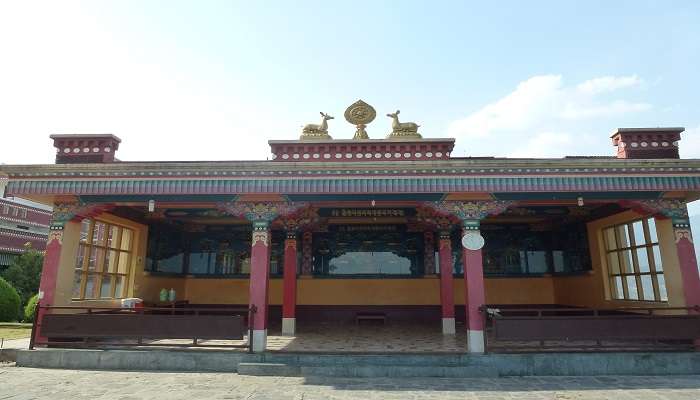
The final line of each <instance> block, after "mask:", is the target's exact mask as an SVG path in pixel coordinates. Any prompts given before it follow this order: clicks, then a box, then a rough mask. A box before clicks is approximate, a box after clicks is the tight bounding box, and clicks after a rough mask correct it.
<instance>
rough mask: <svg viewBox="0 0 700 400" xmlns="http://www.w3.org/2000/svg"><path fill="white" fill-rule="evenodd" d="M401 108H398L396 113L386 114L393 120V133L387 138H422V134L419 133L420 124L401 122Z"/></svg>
mask: <svg viewBox="0 0 700 400" xmlns="http://www.w3.org/2000/svg"><path fill="white" fill-rule="evenodd" d="M400 112H401V111H400V110H396V112H395V113H389V114H387V115H386V116H387V117H389V118H392V119H393V121H392V122H391V133H390V134H389V136H387V137H386V138H387V139H399V138H400V139H409V138H410V139H421V138H422V136H421V135H420V133H418V127H420V125H418V124H416V123H415V122H399V113H400Z"/></svg>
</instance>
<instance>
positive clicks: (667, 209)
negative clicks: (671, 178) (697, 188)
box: [626, 199, 690, 228]
mask: <svg viewBox="0 0 700 400" xmlns="http://www.w3.org/2000/svg"><path fill="white" fill-rule="evenodd" d="M626 203H627V205H629V206H630V207H631V208H632V209H636V210H638V211H641V212H643V213H652V214H654V215H656V216H661V217H663V218H670V219H671V223H672V224H673V227H674V228H688V227H689V226H690V220H689V219H688V207H687V206H686V202H685V201H684V200H681V199H647V200H634V201H628V202H626Z"/></svg>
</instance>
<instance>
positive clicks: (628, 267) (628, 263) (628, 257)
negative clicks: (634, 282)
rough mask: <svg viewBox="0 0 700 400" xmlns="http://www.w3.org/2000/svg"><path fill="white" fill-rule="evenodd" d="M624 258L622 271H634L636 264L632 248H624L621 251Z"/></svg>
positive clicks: (628, 272) (626, 272)
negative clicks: (634, 263) (633, 260)
mask: <svg viewBox="0 0 700 400" xmlns="http://www.w3.org/2000/svg"><path fill="white" fill-rule="evenodd" d="M620 256H621V258H622V265H621V267H622V273H624V274H631V273H633V272H634V265H633V264H632V250H623V251H621V252H620Z"/></svg>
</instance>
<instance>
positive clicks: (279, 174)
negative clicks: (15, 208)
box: [0, 107, 700, 353]
mask: <svg viewBox="0 0 700 400" xmlns="http://www.w3.org/2000/svg"><path fill="white" fill-rule="evenodd" d="M392 115H393V116H392ZM397 115H398V111H397V112H396V113H392V114H390V116H392V118H394V119H395V123H396V124H398V125H393V131H392V134H390V135H389V137H387V138H386V139H367V138H364V136H366V131H365V127H366V123H367V122H366V121H367V120H369V121H370V122H371V119H373V118H374V116H372V115H370V116H371V117H372V118H369V117H370V116H368V115H367V109H366V108H365V109H364V111H363V109H362V108H361V107H360V108H359V111H358V110H354V114H353V113H352V112H351V113H350V116H348V115H346V118H348V120H349V121H352V122H354V123H355V124H356V125H357V127H358V133H357V134H356V138H355V139H332V138H331V137H330V135H328V132H327V131H328V128H327V122H326V121H327V120H328V119H330V118H328V117H330V116H329V115H328V114H323V113H322V122H321V124H319V125H313V124H310V125H309V126H307V127H305V128H304V134H303V135H302V137H301V138H300V139H299V140H288V141H270V142H269V144H270V150H271V154H272V157H270V158H271V159H270V160H267V161H211V162H206V161H205V162H178V161H168V162H148V161H119V160H117V159H116V158H115V153H116V151H117V150H118V147H119V145H120V140H119V139H118V138H117V137H115V136H112V135H54V136H52V138H53V140H54V146H55V147H56V151H57V153H56V154H57V155H56V163H55V164H52V165H0V188H2V190H3V192H4V195H5V196H17V197H21V198H26V199H29V200H32V201H35V202H40V203H43V204H46V205H50V206H52V207H53V218H52V221H51V225H50V232H49V241H48V245H47V250H46V259H45V264H44V271H43V274H42V279H41V291H40V299H41V304H42V305H53V306H56V305H85V304H93V305H95V304H101V305H109V304H114V305H118V304H120V303H119V302H120V300H121V299H123V298H134V297H135V298H140V299H143V301H144V302H146V303H147V304H162V302H163V300H164V299H163V298H162V297H161V293H162V292H163V290H164V289H165V290H166V291H167V292H168V293H169V294H170V293H173V294H174V296H175V299H174V300H175V301H183V302H187V303H188V304H191V305H231V306H255V308H256V313H255V314H254V317H253V320H252V321H251V325H252V334H253V338H254V339H255V340H254V342H253V343H254V347H255V348H254V350H255V351H264V350H265V348H266V343H267V335H268V328H270V327H274V329H275V330H276V331H279V332H281V334H283V335H295V334H296V332H297V331H298V330H299V329H301V328H303V327H304V326H306V325H307V324H314V323H318V322H320V321H323V322H324V323H328V324H343V323H352V322H353V321H355V320H356V319H357V318H358V316H363V315H366V316H377V317H379V318H386V320H387V321H389V323H391V322H392V321H413V322H416V323H421V324H425V325H429V326H434V327H435V330H436V332H439V333H441V334H443V335H454V334H455V333H456V332H459V331H462V330H466V331H467V341H468V346H467V347H468V350H469V351H470V352H476V353H479V352H483V351H484V337H483V336H484V313H483V307H484V306H492V307H499V306H500V307H503V306H509V305H510V306H513V305H550V306H552V305H563V306H570V307H589V308H599V309H605V308H619V307H630V306H646V307H659V308H663V307H668V308H680V307H694V306H698V305H700V278H699V277H698V268H697V261H696V255H695V252H694V249H693V244H692V240H693V239H692V235H691V232H690V226H689V221H688V214H687V208H686V203H688V202H690V201H693V200H696V199H698V198H699V197H700V160H682V159H679V157H678V146H679V145H681V144H680V139H681V138H680V134H681V132H682V131H683V129H682V128H642V129H617V130H616V131H615V132H614V134H613V136H612V143H613V145H614V146H615V147H616V151H614V152H612V151H611V153H614V154H613V155H612V156H611V157H565V158H559V159H512V158H495V157H478V158H476V157H474V158H472V157H455V156H453V154H452V149H453V146H454V140H453V139H434V138H433V139H429V138H422V137H421V135H420V134H418V132H417V127H418V126H417V125H416V124H413V125H410V123H402V122H399V121H398V117H397ZM331 118H332V117H331ZM402 124H403V125H402ZM324 125H325V127H324ZM126 145H128V143H127V144H126ZM0 217H1V215H0ZM171 289H172V290H171ZM170 300H173V299H172V298H171V299H169V301H170ZM40 317H41V316H40Z"/></svg>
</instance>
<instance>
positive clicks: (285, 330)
mask: <svg viewBox="0 0 700 400" xmlns="http://www.w3.org/2000/svg"><path fill="white" fill-rule="evenodd" d="M296 328H297V319H296V318H282V334H283V335H287V336H294V332H296V330H297V329H296Z"/></svg>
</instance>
